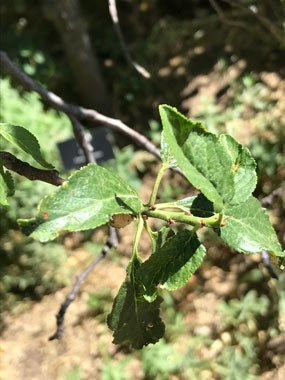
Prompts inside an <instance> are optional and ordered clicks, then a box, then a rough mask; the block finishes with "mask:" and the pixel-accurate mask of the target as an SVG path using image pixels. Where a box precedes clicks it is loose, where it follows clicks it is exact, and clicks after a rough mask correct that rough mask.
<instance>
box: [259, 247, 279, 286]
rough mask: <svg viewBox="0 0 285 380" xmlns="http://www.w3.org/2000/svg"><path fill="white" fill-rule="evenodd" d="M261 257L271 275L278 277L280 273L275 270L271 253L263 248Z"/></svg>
mask: <svg viewBox="0 0 285 380" xmlns="http://www.w3.org/2000/svg"><path fill="white" fill-rule="evenodd" d="M261 258H262V261H263V264H264V266H265V268H266V269H267V271H268V273H269V275H270V277H271V278H276V279H278V274H277V273H276V272H275V270H274V269H273V267H272V265H271V262H270V255H269V253H268V252H267V251H265V250H262V251H261Z"/></svg>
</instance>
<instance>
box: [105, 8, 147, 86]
mask: <svg viewBox="0 0 285 380" xmlns="http://www.w3.org/2000/svg"><path fill="white" fill-rule="evenodd" d="M109 12H110V15H111V18H112V21H113V24H114V27H115V31H116V33H117V36H118V39H119V42H120V45H121V48H122V50H123V52H124V54H125V57H126V60H127V61H128V62H129V64H130V65H131V66H133V67H134V68H135V69H136V70H137V72H139V73H140V74H141V75H142V76H143V77H144V78H147V79H149V78H150V73H149V72H148V71H147V70H146V69H145V68H144V67H142V66H141V65H139V64H138V63H137V62H135V61H134V60H133V59H132V57H131V54H130V51H129V49H128V47H127V44H126V42H125V39H124V36H123V33H122V30H121V27H120V23H119V17H118V11H117V5H116V0H109Z"/></svg>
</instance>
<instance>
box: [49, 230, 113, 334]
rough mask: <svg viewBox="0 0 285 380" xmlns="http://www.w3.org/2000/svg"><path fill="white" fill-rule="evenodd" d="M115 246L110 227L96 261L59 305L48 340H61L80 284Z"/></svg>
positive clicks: (83, 273)
mask: <svg viewBox="0 0 285 380" xmlns="http://www.w3.org/2000/svg"><path fill="white" fill-rule="evenodd" d="M117 245H118V238H117V232H116V230H115V229H114V228H113V227H110V228H109V237H108V240H107V241H106V243H105V245H104V247H103V249H102V251H101V253H100V255H99V256H97V257H96V259H95V260H93V261H92V262H91V263H90V264H89V265H88V267H87V268H86V269H85V270H84V271H83V272H82V273H81V274H80V275H79V276H77V278H76V282H75V284H74V286H73V288H72V289H71V292H70V293H69V294H68V295H67V297H66V298H65V300H64V302H63V303H62V304H61V305H60V309H59V311H58V313H57V315H56V331H55V333H54V334H53V335H52V336H50V337H49V340H54V339H61V338H62V335H63V330H64V327H63V326H64V317H65V313H66V310H67V308H68V307H69V306H70V304H71V303H72V302H73V301H74V300H75V298H76V296H77V293H78V292H79V289H80V287H81V285H82V283H83V282H84V281H85V279H86V277H87V276H88V275H89V274H90V273H91V272H92V270H93V269H94V268H95V267H96V265H97V264H99V262H100V261H101V260H103V259H104V258H105V257H106V255H107V253H108V252H109V251H110V249H111V248H116V247H117Z"/></svg>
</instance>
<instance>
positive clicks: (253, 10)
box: [209, 0, 284, 45]
mask: <svg viewBox="0 0 285 380" xmlns="http://www.w3.org/2000/svg"><path fill="white" fill-rule="evenodd" d="M209 1H211V0H209ZM223 1H224V2H225V3H227V4H229V5H230V6H231V7H236V8H238V9H241V10H242V11H245V12H247V13H248V14H251V15H252V16H254V17H255V18H256V19H257V20H258V21H259V22H260V24H261V25H263V26H264V27H265V28H266V29H267V31H269V33H271V35H272V36H273V37H274V38H275V39H276V40H277V41H278V43H280V44H281V45H283V44H284V36H283V33H282V30H281V29H280V32H279V29H278V28H277V27H276V26H275V25H274V24H273V23H272V22H271V21H270V20H269V18H268V17H266V16H263V15H262V14H261V13H260V12H259V9H258V8H257V7H256V6H246V5H244V4H242V2H239V1H234V0H223ZM283 13H284V12H283Z"/></svg>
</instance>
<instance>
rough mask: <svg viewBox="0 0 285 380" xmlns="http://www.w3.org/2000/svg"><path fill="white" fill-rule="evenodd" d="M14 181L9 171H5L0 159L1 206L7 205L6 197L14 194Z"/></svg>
mask: <svg viewBox="0 0 285 380" xmlns="http://www.w3.org/2000/svg"><path fill="white" fill-rule="evenodd" d="M14 191H15V189H14V181H13V178H12V176H11V174H10V172H8V171H5V170H4V167H3V164H2V162H1V160H0V204H1V205H3V206H7V205H8V199H7V197H10V196H11V195H13V194H14Z"/></svg>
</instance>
